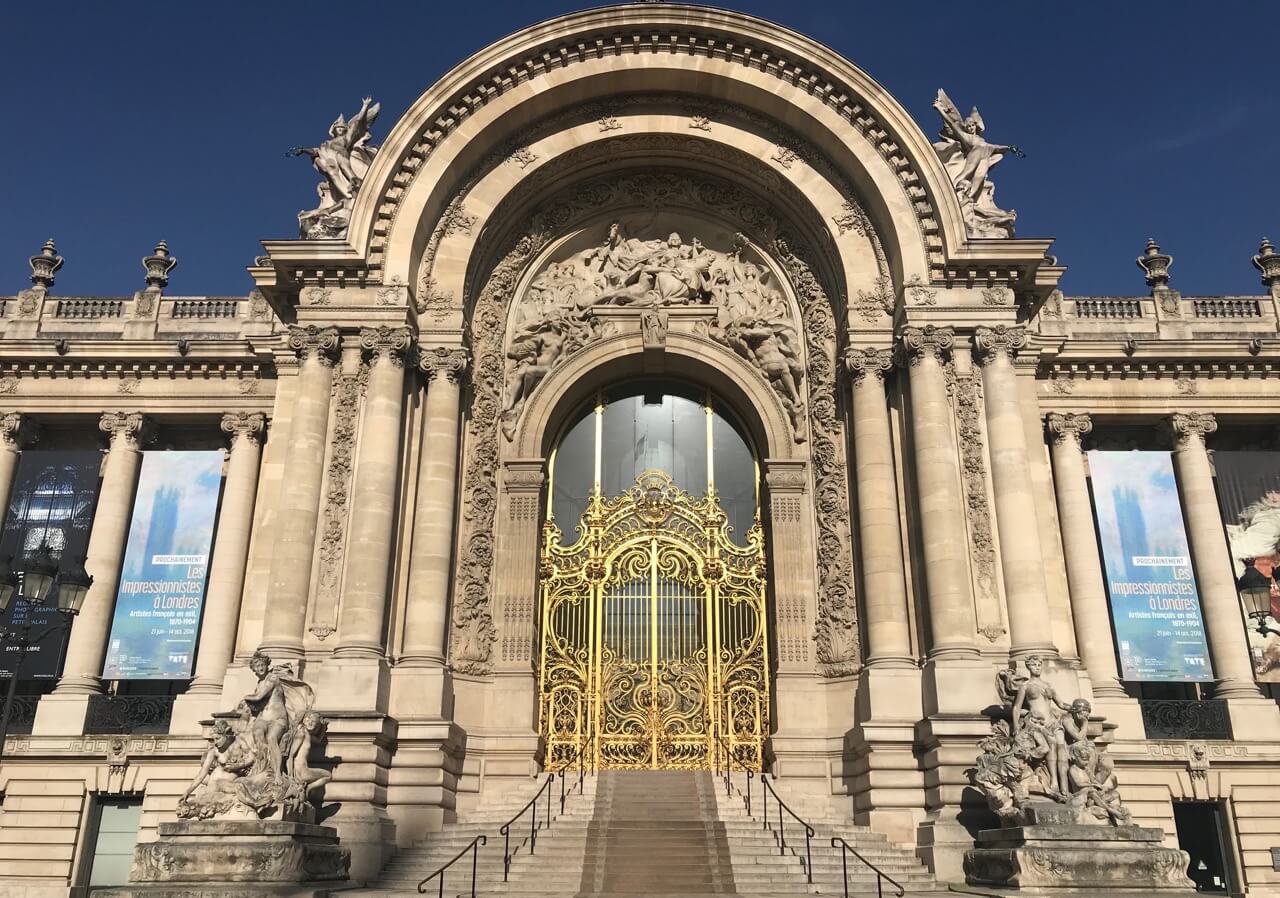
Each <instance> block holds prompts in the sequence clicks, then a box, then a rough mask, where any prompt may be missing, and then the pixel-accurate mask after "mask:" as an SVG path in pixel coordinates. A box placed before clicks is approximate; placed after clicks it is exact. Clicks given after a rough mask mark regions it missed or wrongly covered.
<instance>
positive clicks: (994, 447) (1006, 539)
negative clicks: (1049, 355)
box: [974, 325, 1058, 656]
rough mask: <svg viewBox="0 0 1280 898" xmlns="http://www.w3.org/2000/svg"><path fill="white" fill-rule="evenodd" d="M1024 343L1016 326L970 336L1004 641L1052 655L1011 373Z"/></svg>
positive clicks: (1018, 650)
mask: <svg viewBox="0 0 1280 898" xmlns="http://www.w3.org/2000/svg"><path fill="white" fill-rule="evenodd" d="M1026 343H1027V334H1026V330H1025V329H1024V328H1021V327H1006V326H1005V325H999V326H997V327H979V328H978V329H977V330H976V332H975V334H974V346H975V348H976V349H977V354H978V360H979V364H980V365H981V366H982V396H983V403H984V405H985V406H986V411H987V442H988V446H989V448H990V450H991V485H992V492H993V494H994V496H993V498H994V505H995V512H996V526H997V529H998V532H999V539H1000V570H1001V573H1002V574H1003V575H1004V592H1005V603H1006V605H1007V607H1008V611H1009V640H1010V643H1011V647H1012V651H1013V654H1014V656H1027V655H1057V654H1058V649H1057V647H1056V646H1055V645H1054V644H1053V624H1052V620H1051V618H1050V615H1049V596H1048V593H1047V592H1046V591H1045V586H1044V557H1043V556H1042V554H1041V552H1040V531H1039V528H1038V526H1036V525H1035V488H1034V486H1033V484H1032V482H1031V466H1030V464H1029V463H1028V461H1027V437H1026V426H1025V423H1024V422H1023V420H1022V405H1021V402H1020V401H1019V399H1020V395H1019V391H1018V376H1017V374H1016V373H1015V371H1014V368H1013V354H1014V353H1015V352H1017V351H1018V350H1019V349H1021V348H1022V347H1023V346H1025V345H1026Z"/></svg>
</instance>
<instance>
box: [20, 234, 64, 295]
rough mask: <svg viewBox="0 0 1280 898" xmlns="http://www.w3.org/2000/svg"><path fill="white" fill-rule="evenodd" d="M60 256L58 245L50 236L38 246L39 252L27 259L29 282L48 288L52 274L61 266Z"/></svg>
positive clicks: (51, 280)
mask: <svg viewBox="0 0 1280 898" xmlns="http://www.w3.org/2000/svg"><path fill="white" fill-rule="evenodd" d="M62 262H63V259H62V256H60V255H58V247H57V246H56V245H55V244H54V242H53V238H52V237H50V238H49V239H48V240H46V241H45V242H44V246H42V247H40V252H38V253H37V254H36V255H34V256H32V257H31V258H30V259H28V260H27V263H28V264H29V265H30V266H31V283H33V284H35V285H36V286H37V287H44V288H45V289H48V288H49V287H52V286H53V276H54V275H55V274H57V273H58V269H59V268H61V267H62Z"/></svg>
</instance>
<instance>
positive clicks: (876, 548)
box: [845, 349, 914, 666]
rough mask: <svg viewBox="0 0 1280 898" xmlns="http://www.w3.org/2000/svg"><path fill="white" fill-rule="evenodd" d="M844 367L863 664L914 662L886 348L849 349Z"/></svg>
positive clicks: (889, 362)
mask: <svg viewBox="0 0 1280 898" xmlns="http://www.w3.org/2000/svg"><path fill="white" fill-rule="evenodd" d="M845 367H846V368H847V369H848V371H849V376H850V380H851V381H852V394H853V395H852V416H853V461H854V478H855V481H856V483H857V494H858V542H859V546H860V548H861V551H860V557H861V559H862V594H863V596H864V600H863V601H864V602H865V605H866V623H867V643H868V645H867V665H868V666H872V665H882V664H898V665H902V664H905V665H909V666H914V659H913V658H912V656H911V632H910V627H909V624H908V612H907V578H906V572H905V570H904V568H903V562H902V527H901V523H900V518H899V512H898V489H897V483H898V479H897V477H896V476H895V474H894V465H893V436H892V433H891V431H890V425H889V407H888V404H887V403H886V401H885V393H884V377H885V374H886V373H887V372H889V371H890V370H892V368H893V352H892V351H891V350H888V349H851V350H849V352H848V353H846V354H845Z"/></svg>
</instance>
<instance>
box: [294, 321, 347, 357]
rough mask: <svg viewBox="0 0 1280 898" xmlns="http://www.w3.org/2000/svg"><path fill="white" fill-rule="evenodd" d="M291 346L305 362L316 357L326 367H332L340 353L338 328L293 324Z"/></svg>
mask: <svg viewBox="0 0 1280 898" xmlns="http://www.w3.org/2000/svg"><path fill="white" fill-rule="evenodd" d="M289 348H290V349H292V350H293V351H294V352H296V353H297V354H298V358H299V359H301V360H302V361H304V362H305V361H306V360H307V359H308V358H312V357H314V358H316V359H317V360H318V361H319V362H320V364H322V365H324V366H325V367H332V366H333V362H334V359H335V357H336V356H337V353H338V329H337V328H336V327H318V326H316V325H314V324H308V325H305V326H304V325H298V324H292V325H290V326H289Z"/></svg>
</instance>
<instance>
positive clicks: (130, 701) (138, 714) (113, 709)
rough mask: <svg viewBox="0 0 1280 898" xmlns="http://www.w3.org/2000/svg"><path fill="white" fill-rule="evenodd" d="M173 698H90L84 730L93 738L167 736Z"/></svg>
mask: <svg viewBox="0 0 1280 898" xmlns="http://www.w3.org/2000/svg"><path fill="white" fill-rule="evenodd" d="M173 699H174V697H173V696H172V695H91V696H89V706H88V708H87V709H86V710H85V720H84V731H85V733H86V734H88V735H93V736H118V735H129V734H130V733H167V732H169V721H170V719H171V718H172V717H173Z"/></svg>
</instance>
